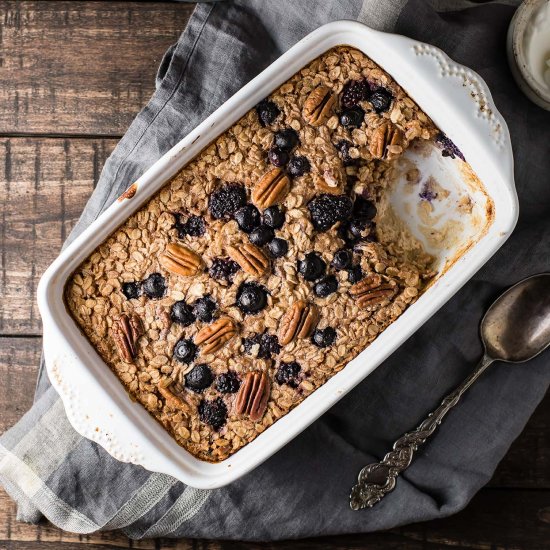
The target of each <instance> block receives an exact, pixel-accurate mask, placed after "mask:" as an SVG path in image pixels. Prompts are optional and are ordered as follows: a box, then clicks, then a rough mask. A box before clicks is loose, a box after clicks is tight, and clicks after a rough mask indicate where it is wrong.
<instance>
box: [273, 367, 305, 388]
mask: <svg viewBox="0 0 550 550" xmlns="http://www.w3.org/2000/svg"><path fill="white" fill-rule="evenodd" d="M301 370H302V368H301V367H300V365H299V364H298V363H296V361H291V362H289V363H285V362H284V361H281V363H280V365H279V368H278V370H277V373H276V374H275V380H276V381H277V384H280V385H281V386H282V385H283V384H287V385H288V386H290V387H291V388H297V387H298V380H297V378H298V375H299V374H300V371H301Z"/></svg>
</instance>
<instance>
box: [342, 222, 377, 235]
mask: <svg viewBox="0 0 550 550" xmlns="http://www.w3.org/2000/svg"><path fill="white" fill-rule="evenodd" d="M373 226H374V224H373V222H371V221H369V220H367V219H366V218H353V219H352V220H351V221H350V222H349V225H348V231H349V232H350V234H351V235H352V236H353V237H354V238H355V239H364V238H366V237H368V236H369V235H370V233H371V230H372V228H373Z"/></svg>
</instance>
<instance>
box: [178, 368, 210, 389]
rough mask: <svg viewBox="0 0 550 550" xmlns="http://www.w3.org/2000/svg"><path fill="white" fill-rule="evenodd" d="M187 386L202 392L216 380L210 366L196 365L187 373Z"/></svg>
mask: <svg viewBox="0 0 550 550" xmlns="http://www.w3.org/2000/svg"><path fill="white" fill-rule="evenodd" d="M184 378H185V386H186V387H187V388H189V389H190V390H193V391H194V392H196V393H200V392H202V391H203V390H205V389H206V388H208V386H210V384H212V382H213V381H214V375H213V374H212V371H211V370H210V367H209V366H208V365H205V364H200V365H195V366H194V367H193V368H192V369H191V370H190V371H189V372H188V373H187V374H186V375H185V377H184Z"/></svg>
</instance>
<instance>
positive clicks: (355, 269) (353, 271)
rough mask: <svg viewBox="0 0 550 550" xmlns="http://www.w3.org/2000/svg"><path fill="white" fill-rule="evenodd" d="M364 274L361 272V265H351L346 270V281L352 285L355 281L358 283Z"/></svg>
mask: <svg viewBox="0 0 550 550" xmlns="http://www.w3.org/2000/svg"><path fill="white" fill-rule="evenodd" d="M364 277H365V275H364V274H363V270H362V269H361V266H360V265H359V264H357V265H354V266H352V267H351V268H350V269H349V270H348V281H349V282H350V283H351V284H352V285H354V284H355V283H358V282H359V281H361V280H362V279H363V278H364Z"/></svg>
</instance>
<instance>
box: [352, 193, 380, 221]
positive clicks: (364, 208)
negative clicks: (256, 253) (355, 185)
mask: <svg viewBox="0 0 550 550" xmlns="http://www.w3.org/2000/svg"><path fill="white" fill-rule="evenodd" d="M353 215H354V216H355V217H356V218H366V219H367V220H372V219H373V218H374V216H376V206H375V205H374V203H373V202H371V201H369V200H367V199H365V198H363V197H361V196H360V195H358V196H357V197H356V198H355V202H354V203H353Z"/></svg>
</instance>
